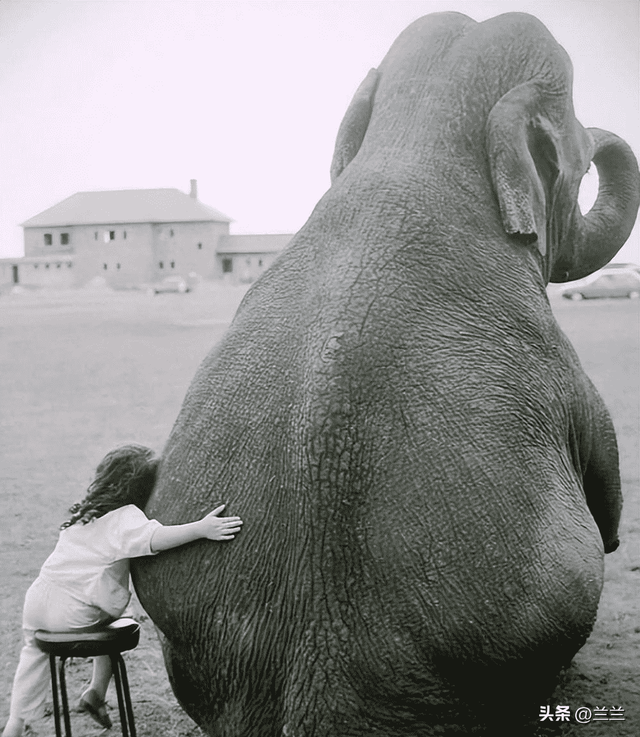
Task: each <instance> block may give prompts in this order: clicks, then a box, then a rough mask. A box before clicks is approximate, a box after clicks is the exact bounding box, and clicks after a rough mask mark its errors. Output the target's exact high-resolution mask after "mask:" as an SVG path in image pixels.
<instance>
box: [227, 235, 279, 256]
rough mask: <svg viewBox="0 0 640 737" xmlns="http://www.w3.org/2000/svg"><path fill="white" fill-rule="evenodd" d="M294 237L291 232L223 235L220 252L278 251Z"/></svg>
mask: <svg viewBox="0 0 640 737" xmlns="http://www.w3.org/2000/svg"><path fill="white" fill-rule="evenodd" d="M292 238H293V234H291V233H277V234H266V235H222V236H220V239H219V241H218V248H217V249H216V251H217V252H218V253H278V252H279V251H282V250H284V248H285V247H286V246H287V245H288V243H289V241H290V240H291V239H292Z"/></svg>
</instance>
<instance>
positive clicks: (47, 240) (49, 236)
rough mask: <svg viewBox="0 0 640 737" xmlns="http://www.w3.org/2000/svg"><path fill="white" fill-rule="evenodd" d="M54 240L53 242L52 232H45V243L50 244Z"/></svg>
mask: <svg viewBox="0 0 640 737" xmlns="http://www.w3.org/2000/svg"><path fill="white" fill-rule="evenodd" d="M52 242H53V239H52V237H51V233H45V234H44V245H45V246H50V245H51V243H52Z"/></svg>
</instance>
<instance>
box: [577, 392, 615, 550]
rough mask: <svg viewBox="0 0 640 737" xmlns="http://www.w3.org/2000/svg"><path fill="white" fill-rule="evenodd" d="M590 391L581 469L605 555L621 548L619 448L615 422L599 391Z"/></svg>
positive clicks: (580, 450)
mask: <svg viewBox="0 0 640 737" xmlns="http://www.w3.org/2000/svg"><path fill="white" fill-rule="evenodd" d="M589 388H590V395H591V396H590V409H591V418H590V422H589V426H587V427H584V426H583V427H582V428H580V431H579V432H578V438H579V441H578V444H579V447H578V453H579V463H580V465H579V468H580V470H581V472H582V480H583V486H584V493H585V496H586V499H587V505H588V507H589V510H590V512H591V514H592V515H593V518H594V519H595V521H596V524H597V525H598V529H599V530H600V535H601V536H602V542H603V544H604V552H605V553H611V552H613V551H614V550H615V549H616V548H617V547H618V545H619V542H620V541H619V539H618V524H619V522H620V513H621V511H622V493H621V490H620V472H619V466H618V445H617V442H616V435H615V430H614V427H613V422H612V421H611V417H610V415H609V411H608V410H607V408H606V406H605V404H604V402H603V401H602V399H601V397H600V395H599V394H598V393H597V392H596V390H595V388H593V387H589Z"/></svg>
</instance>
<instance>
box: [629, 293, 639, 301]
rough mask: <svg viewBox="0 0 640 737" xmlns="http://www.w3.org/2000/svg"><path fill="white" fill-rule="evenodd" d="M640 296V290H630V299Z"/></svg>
mask: <svg viewBox="0 0 640 737" xmlns="http://www.w3.org/2000/svg"><path fill="white" fill-rule="evenodd" d="M639 297H640V292H635V291H634V292H629V299H638V298H639Z"/></svg>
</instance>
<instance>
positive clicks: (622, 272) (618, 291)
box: [561, 264, 640, 300]
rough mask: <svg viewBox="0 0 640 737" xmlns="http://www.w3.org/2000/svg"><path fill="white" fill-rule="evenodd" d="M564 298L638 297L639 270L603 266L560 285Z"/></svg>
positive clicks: (635, 268) (639, 286) (623, 266)
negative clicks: (569, 282) (580, 277)
mask: <svg viewBox="0 0 640 737" xmlns="http://www.w3.org/2000/svg"><path fill="white" fill-rule="evenodd" d="M561 294H562V296H563V297H564V298H565V299H573V300H580V299H600V298H607V297H628V298H629V299H638V298H639V297H640V271H638V268H637V267H634V266H627V265H626V264H625V265H621V266H618V265H615V264H612V265H610V266H605V267H604V269H601V270H600V271H596V272H595V273H594V274H591V275H590V276H587V277H585V278H584V279H579V280H578V281H575V282H573V283H572V284H568V285H567V286H565V287H562V289H561Z"/></svg>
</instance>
